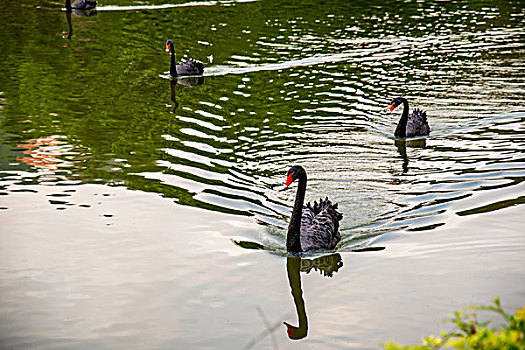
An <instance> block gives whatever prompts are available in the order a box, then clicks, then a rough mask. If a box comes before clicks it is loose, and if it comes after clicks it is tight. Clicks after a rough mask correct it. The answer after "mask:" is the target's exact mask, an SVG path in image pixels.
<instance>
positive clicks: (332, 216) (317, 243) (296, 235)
mask: <svg viewBox="0 0 525 350" xmlns="http://www.w3.org/2000/svg"><path fill="white" fill-rule="evenodd" d="M295 180H298V183H299V184H298V186H297V194H296V196H295V204H294V207H293V211H292V218H291V220H290V224H289V225H288V234H287V237H286V250H287V251H288V252H292V253H298V252H306V251H309V250H327V249H334V248H335V246H336V245H337V243H338V242H339V241H340V240H341V235H340V234H339V221H340V220H341V219H342V218H343V215H342V214H341V213H339V212H338V211H337V210H336V209H337V204H332V203H331V202H330V200H328V197H327V198H326V199H324V200H323V199H321V200H320V201H319V203H317V202H314V204H313V206H312V204H311V203H308V204H306V206H303V204H304V195H305V192H306V181H307V180H306V171H305V170H304V168H303V167H302V166H300V165H294V166H293V167H291V168H290V170H288V173H287V175H286V184H285V185H284V189H287V188H288V186H290V184H291V183H292V182H293V181H295Z"/></svg>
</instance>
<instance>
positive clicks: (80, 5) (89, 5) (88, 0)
mask: <svg viewBox="0 0 525 350" xmlns="http://www.w3.org/2000/svg"><path fill="white" fill-rule="evenodd" d="M96 6H97V2H96V1H95V0H77V1H75V2H74V3H73V5H71V0H66V10H68V11H69V10H71V9H76V10H91V9H94V8H95V7H96Z"/></svg>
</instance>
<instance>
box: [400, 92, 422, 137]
mask: <svg viewBox="0 0 525 350" xmlns="http://www.w3.org/2000/svg"><path fill="white" fill-rule="evenodd" d="M401 103H402V104H403V114H402V115H401V119H399V123H398V124H397V128H396V131H395V132H394V136H395V137H412V136H424V135H428V134H429V133H430V127H429V126H428V122H427V112H424V111H422V110H420V109H417V108H416V109H414V112H412V114H410V115H409V114H408V101H407V100H406V98H404V97H396V98H395V99H393V100H392V105H391V106H390V112H392V111H393V110H394V108H396V107H397V106H399V105H400V104H401Z"/></svg>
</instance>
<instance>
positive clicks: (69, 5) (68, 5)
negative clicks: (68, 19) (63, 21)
mask: <svg viewBox="0 0 525 350" xmlns="http://www.w3.org/2000/svg"><path fill="white" fill-rule="evenodd" d="M66 10H67V11H71V0H66Z"/></svg>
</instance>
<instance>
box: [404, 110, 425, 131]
mask: <svg viewBox="0 0 525 350" xmlns="http://www.w3.org/2000/svg"><path fill="white" fill-rule="evenodd" d="M429 133H430V127H429V126H428V122H427V112H424V111H422V110H420V109H418V108H416V109H414V112H412V114H411V115H410V116H409V117H408V120H407V126H406V137H411V136H422V135H428V134H429Z"/></svg>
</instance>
